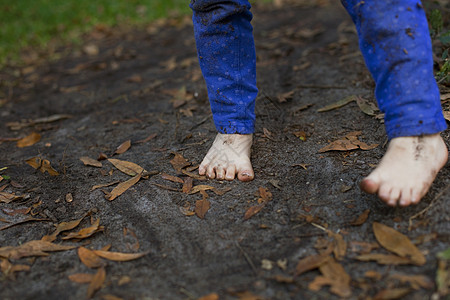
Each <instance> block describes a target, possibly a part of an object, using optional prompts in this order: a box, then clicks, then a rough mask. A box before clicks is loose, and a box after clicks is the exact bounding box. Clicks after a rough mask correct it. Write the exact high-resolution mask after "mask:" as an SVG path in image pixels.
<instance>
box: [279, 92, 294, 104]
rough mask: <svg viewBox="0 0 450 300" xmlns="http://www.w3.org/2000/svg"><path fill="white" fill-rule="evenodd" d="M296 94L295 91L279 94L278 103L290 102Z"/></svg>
mask: <svg viewBox="0 0 450 300" xmlns="http://www.w3.org/2000/svg"><path fill="white" fill-rule="evenodd" d="M294 92H295V91H290V92H286V93H283V94H279V95H278V96H277V98H278V102H279V103H284V102H288V100H291V99H292V96H294Z"/></svg>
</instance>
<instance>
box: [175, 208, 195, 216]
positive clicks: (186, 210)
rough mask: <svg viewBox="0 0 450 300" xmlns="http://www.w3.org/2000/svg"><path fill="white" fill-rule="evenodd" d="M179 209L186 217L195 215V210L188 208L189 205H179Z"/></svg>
mask: <svg viewBox="0 0 450 300" xmlns="http://www.w3.org/2000/svg"><path fill="white" fill-rule="evenodd" d="M178 208H179V209H180V211H181V213H182V214H183V215H185V216H187V217H190V216H193V215H195V212H194V211H192V210H190V209H189V207H184V206H180V207H178Z"/></svg>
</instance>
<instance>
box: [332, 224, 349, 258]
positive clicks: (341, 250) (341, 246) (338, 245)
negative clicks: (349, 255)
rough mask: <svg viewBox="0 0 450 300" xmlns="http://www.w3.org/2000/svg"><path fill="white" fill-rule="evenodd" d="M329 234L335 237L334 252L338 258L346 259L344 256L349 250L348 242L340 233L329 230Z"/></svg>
mask: <svg viewBox="0 0 450 300" xmlns="http://www.w3.org/2000/svg"><path fill="white" fill-rule="evenodd" d="M329 235H330V236H332V237H333V238H334V247H333V254H334V257H335V258H336V259H337V260H342V259H344V256H345V254H346V252H347V243H346V242H345V241H344V238H343V237H342V235H340V234H339V233H333V232H331V231H329Z"/></svg>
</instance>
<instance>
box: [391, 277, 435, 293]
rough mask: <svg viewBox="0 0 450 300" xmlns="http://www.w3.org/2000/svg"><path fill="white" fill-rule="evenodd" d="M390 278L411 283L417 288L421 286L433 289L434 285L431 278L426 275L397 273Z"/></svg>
mask: <svg viewBox="0 0 450 300" xmlns="http://www.w3.org/2000/svg"><path fill="white" fill-rule="evenodd" d="M388 279H395V280H398V281H400V282H401V283H409V284H410V285H411V287H412V288H413V289H415V290H419V289H420V288H424V289H432V288H433V287H434V284H433V282H432V281H431V279H430V278H428V277H427V276H424V275H407V274H400V273H397V274H392V275H389V277H388Z"/></svg>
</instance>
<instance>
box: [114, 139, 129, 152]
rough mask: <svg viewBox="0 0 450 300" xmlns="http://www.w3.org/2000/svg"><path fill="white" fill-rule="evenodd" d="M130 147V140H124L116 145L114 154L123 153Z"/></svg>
mask: <svg viewBox="0 0 450 300" xmlns="http://www.w3.org/2000/svg"><path fill="white" fill-rule="evenodd" d="M130 147H131V140H128V141H125V142H123V143H122V144H120V145H119V147H117V149H116V151H115V152H114V154H122V153H125V152H126V151H127V150H128V149H130Z"/></svg>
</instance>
